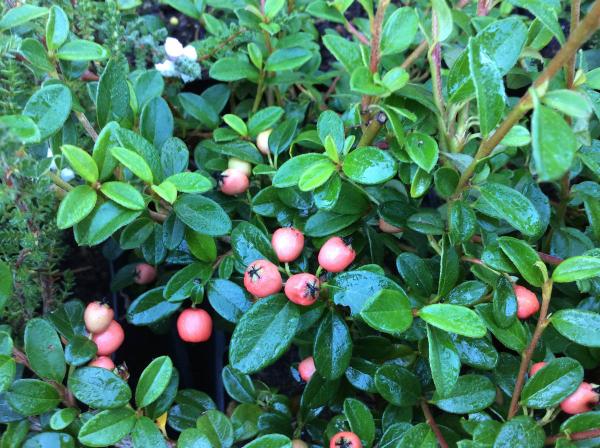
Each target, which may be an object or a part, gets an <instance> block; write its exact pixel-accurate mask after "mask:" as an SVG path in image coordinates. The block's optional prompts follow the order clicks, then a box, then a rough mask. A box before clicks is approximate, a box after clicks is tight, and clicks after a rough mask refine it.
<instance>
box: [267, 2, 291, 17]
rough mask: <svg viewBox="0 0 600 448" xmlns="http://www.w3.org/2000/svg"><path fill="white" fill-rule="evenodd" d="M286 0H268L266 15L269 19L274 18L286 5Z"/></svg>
mask: <svg viewBox="0 0 600 448" xmlns="http://www.w3.org/2000/svg"><path fill="white" fill-rule="evenodd" d="M285 4H286V2H285V0H266V1H265V15H266V16H267V17H268V18H269V19H273V18H274V17H275V16H276V15H277V13H278V12H279V11H281V9H282V8H283V7H284V6H285Z"/></svg>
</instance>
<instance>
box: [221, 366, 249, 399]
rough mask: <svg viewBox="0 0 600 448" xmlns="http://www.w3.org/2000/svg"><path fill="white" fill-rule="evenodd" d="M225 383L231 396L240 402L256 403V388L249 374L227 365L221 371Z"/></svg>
mask: <svg viewBox="0 0 600 448" xmlns="http://www.w3.org/2000/svg"><path fill="white" fill-rule="evenodd" d="M221 376H222V377H223V385H224V386H225V390H226V391H227V393H228V394H229V396H230V397H231V398H233V399H234V400H235V401H238V402H240V403H254V402H255V401H256V394H257V392H256V389H255V387H254V383H253V382H252V378H250V376H249V375H246V374H244V373H241V372H238V371H237V370H235V369H234V368H233V367H231V366H230V365H227V366H225V368H223V371H222V372H221Z"/></svg>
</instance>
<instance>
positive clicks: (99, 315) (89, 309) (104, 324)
mask: <svg viewBox="0 0 600 448" xmlns="http://www.w3.org/2000/svg"><path fill="white" fill-rule="evenodd" d="M114 318H115V312H114V311H113V310H112V308H111V307H109V306H108V305H107V304H105V303H101V302H92V303H89V304H88V306H86V307H85V311H84V313H83V321H84V322H85V328H87V330H88V331H89V332H90V333H102V332H103V331H104V330H106V329H107V328H108V326H109V325H110V323H111V322H112V320H113V319H114Z"/></svg>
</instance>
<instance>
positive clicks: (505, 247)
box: [498, 236, 544, 287]
mask: <svg viewBox="0 0 600 448" xmlns="http://www.w3.org/2000/svg"><path fill="white" fill-rule="evenodd" d="M498 244H499V245H500V248H501V249H502V251H503V252H504V253H505V254H506V256H507V257H508V258H510V261H512V263H513V264H514V265H515V266H516V268H517V269H518V270H519V272H520V273H521V275H522V276H523V278H524V279H525V280H527V282H528V283H529V284H531V285H533V286H538V287H540V286H542V285H543V284H544V275H543V274H542V271H541V269H540V268H539V267H538V266H537V265H536V263H539V264H541V263H542V261H541V260H540V257H539V255H538V254H537V252H536V251H535V250H534V249H532V248H531V246H530V245H529V244H527V243H526V242H525V241H523V240H519V239H517V238H512V237H510V236H503V237H500V238H498Z"/></svg>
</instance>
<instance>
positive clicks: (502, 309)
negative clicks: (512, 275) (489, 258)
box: [492, 276, 517, 328]
mask: <svg viewBox="0 0 600 448" xmlns="http://www.w3.org/2000/svg"><path fill="white" fill-rule="evenodd" d="M492 305H493V310H494V319H495V321H496V323H497V324H498V326H500V327H502V328H507V327H510V326H511V325H512V324H513V323H514V322H515V319H516V318H517V297H516V296H515V292H514V289H513V284H512V283H511V281H510V280H508V279H507V278H506V277H504V276H499V277H498V282H497V283H496V287H495V288H494V296H493V301H492Z"/></svg>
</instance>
